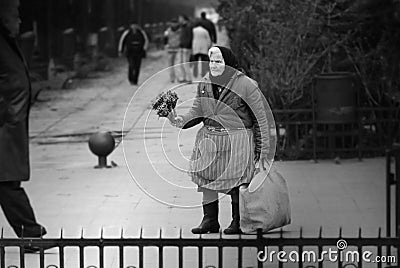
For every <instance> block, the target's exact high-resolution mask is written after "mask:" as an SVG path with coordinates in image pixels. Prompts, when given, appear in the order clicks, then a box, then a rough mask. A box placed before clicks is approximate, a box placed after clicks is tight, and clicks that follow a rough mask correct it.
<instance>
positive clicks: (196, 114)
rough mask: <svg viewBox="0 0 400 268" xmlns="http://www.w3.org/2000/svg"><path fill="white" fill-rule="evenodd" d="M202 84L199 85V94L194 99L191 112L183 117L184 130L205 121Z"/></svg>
mask: <svg viewBox="0 0 400 268" xmlns="http://www.w3.org/2000/svg"><path fill="white" fill-rule="evenodd" d="M202 86H203V85H202V83H199V85H198V86H197V93H196V97H195V98H194V101H193V105H192V107H191V108H190V110H189V112H188V113H186V114H184V115H181V116H182V119H183V122H182V125H183V126H182V128H183V129H186V128H191V127H193V126H195V125H197V124H199V123H200V122H202V121H203V110H202V108H201V96H200V88H201V87H202Z"/></svg>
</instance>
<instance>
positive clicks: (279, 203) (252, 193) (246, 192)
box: [239, 169, 291, 233]
mask: <svg viewBox="0 0 400 268" xmlns="http://www.w3.org/2000/svg"><path fill="white" fill-rule="evenodd" d="M239 190H240V191H239V204H240V206H239V208H240V228H241V229H242V231H243V232H244V233H252V232H254V231H256V230H257V229H260V228H261V229H262V231H263V232H268V231H269V230H272V229H275V228H278V227H282V226H285V225H288V224H290V221H291V217H290V203H289V193H288V188H287V185H286V181H285V179H284V178H283V177H282V175H281V174H280V173H279V172H278V171H276V170H275V169H271V171H270V172H269V173H268V171H266V170H263V171H260V172H259V173H257V174H256V175H255V176H254V178H253V179H252V181H251V182H250V184H249V186H248V187H246V186H241V187H240V189H239Z"/></svg>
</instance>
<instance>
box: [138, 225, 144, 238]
mask: <svg viewBox="0 0 400 268" xmlns="http://www.w3.org/2000/svg"><path fill="white" fill-rule="evenodd" d="M139 238H140V239H142V238H143V225H142V226H140V234H139Z"/></svg>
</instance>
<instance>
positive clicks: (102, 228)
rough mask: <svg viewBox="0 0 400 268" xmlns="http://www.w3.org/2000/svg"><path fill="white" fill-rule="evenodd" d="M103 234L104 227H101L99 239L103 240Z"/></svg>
mask: <svg viewBox="0 0 400 268" xmlns="http://www.w3.org/2000/svg"><path fill="white" fill-rule="evenodd" d="M103 234H104V227H103V226H101V231H100V239H103Z"/></svg>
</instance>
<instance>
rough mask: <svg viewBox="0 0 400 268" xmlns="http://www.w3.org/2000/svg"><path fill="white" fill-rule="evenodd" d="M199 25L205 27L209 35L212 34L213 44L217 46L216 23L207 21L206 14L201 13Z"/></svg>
mask: <svg viewBox="0 0 400 268" xmlns="http://www.w3.org/2000/svg"><path fill="white" fill-rule="evenodd" d="M198 24H199V25H200V26H201V27H204V28H205V29H206V30H207V31H208V33H209V34H210V38H211V42H213V43H214V44H216V43H217V31H216V29H215V25H214V23H213V22H212V21H210V20H209V19H207V17H206V12H204V11H203V12H201V13H200V20H199V22H198Z"/></svg>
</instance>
